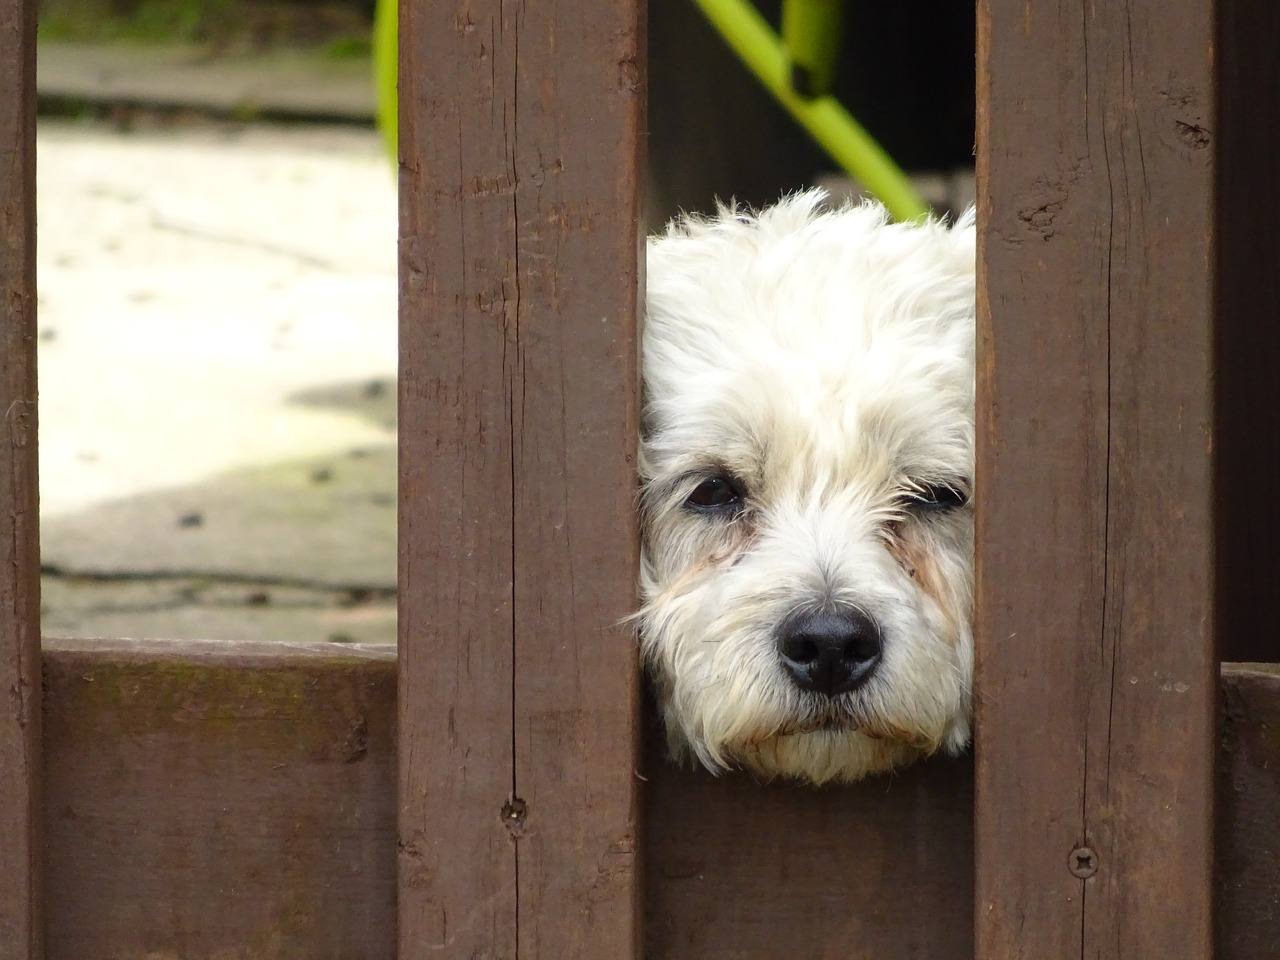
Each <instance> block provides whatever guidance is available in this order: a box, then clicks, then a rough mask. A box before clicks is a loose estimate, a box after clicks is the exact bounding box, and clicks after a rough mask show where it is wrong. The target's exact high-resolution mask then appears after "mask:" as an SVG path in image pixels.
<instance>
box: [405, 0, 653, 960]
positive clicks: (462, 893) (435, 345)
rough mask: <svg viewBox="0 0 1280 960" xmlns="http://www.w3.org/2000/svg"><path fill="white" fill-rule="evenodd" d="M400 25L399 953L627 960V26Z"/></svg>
mask: <svg viewBox="0 0 1280 960" xmlns="http://www.w3.org/2000/svg"><path fill="white" fill-rule="evenodd" d="M401 18H402V19H401V81H400V104H401V116H400V131H401V148H400V153H401V283H402V288H401V369H400V383H401V395H400V402H401V407H400V437H401V441H400V464H401V483H400V496H401V527H400V564H401V567H400V570H401V574H400V588H401V594H400V597H401V600H400V656H401V677H400V693H401V714H400V729H401V731H402V735H401V741H400V790H401V803H400V831H401V847H400V851H401V852H400V897H401V909H400V937H399V944H400V956H401V957H403V958H405V960H412V958H417V957H427V956H431V957H437V956H442V955H445V956H456V957H473V956H483V957H492V958H514V957H515V956H516V955H517V953H518V954H519V956H520V957H521V958H523V960H528V958H538V957H542V958H548V960H572V958H580V957H581V958H588V957H610V958H614V957H628V956H638V951H639V949H640V947H639V943H640V937H639V929H638V923H637V916H638V911H639V901H638V890H639V887H638V883H637V879H636V859H637V854H636V843H637V840H636V817H637V809H636V781H635V776H634V771H635V768H636V756H635V754H636V742H637V734H636V730H637V720H636V713H637V708H636V703H637V693H636V691H637V670H636V665H635V654H634V641H633V639H632V637H631V635H630V631H629V630H628V629H626V628H625V627H623V626H621V625H620V621H622V619H623V618H624V617H625V616H626V615H627V614H628V613H629V611H630V609H631V607H632V605H633V603H634V591H635V578H636V562H637V561H636V554H637V551H636V537H635V532H634V529H633V524H634V520H633V504H632V496H633V491H634V486H635V481H634V449H633V448H634V433H635V410H636V400H637V397H636V393H637V387H636V383H637V380H636V372H635V369H634V367H635V358H636V340H635V323H634V320H635V309H636V302H637V293H638V287H639V283H640V274H639V250H640V247H639V243H638V229H639V228H638V208H639V205H638V195H639V188H640V183H639V179H640V147H639V139H640V138H639V133H640V124H641V107H642V102H643V100H642V94H643V81H642V72H643V62H644V51H643V30H642V20H641V9H640V5H639V4H638V3H636V2H634V0H629V2H622V3H617V4H612V5H609V6H607V7H600V6H599V5H595V4H588V3H586V2H584V0H561V2H548V3H546V4H537V5H533V4H522V3H517V2H512V0H505V2H504V0H484V2H474V3H470V4H466V5H463V6H462V7H450V6H448V5H439V4H434V5H433V4H426V5H422V4H412V5H403V6H402V10H401Z"/></svg>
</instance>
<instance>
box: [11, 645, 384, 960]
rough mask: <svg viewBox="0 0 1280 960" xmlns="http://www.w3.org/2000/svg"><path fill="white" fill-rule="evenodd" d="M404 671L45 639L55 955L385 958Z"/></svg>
mask: <svg viewBox="0 0 1280 960" xmlns="http://www.w3.org/2000/svg"><path fill="white" fill-rule="evenodd" d="M395 673H396V665H395V657H394V654H393V653H392V652H391V651H387V650H382V651H378V650H377V649H376V648H374V649H373V650H363V651H362V650H356V649H350V648H343V647H335V646H333V645H320V644H317V645H315V646H312V647H307V646H303V645H295V644H280V643H261V644H244V643H234V644H231V643H213V642H199V641H181V640H173V641H154V642H129V641H105V640H104V641H92V640H86V641H67V640H56V641H50V642H48V644H47V646H46V657H45V682H46V685H47V689H48V694H47V696H46V702H45V760H46V766H47V770H48V785H47V790H46V799H45V818H46V822H47V834H48V844H47V847H46V873H47V888H48V909H47V913H48V918H49V927H48V931H49V932H48V956H49V958H50V960H86V958H104V960H105V958H112V960H143V958H146V960H160V958H177V957H183V958H192V960H195V958H210V960H213V958H222V957H228V958H231V957H237V958H241V957H242V958H245V960H260V958H261V960H268V958H270V960H295V958H296V960H392V958H393V957H394V956H395V752H394V744H393V742H392V728H393V724H394V720H395V684H396V681H395ZM3 955H4V957H5V960H8V958H9V957H10V956H12V954H9V953H4V954H3Z"/></svg>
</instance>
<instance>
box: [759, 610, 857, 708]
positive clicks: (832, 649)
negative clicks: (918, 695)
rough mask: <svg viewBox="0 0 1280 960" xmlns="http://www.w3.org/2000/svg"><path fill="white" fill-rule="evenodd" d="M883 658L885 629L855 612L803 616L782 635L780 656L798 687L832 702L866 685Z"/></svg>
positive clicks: (782, 629) (781, 630) (790, 620)
mask: <svg viewBox="0 0 1280 960" xmlns="http://www.w3.org/2000/svg"><path fill="white" fill-rule="evenodd" d="M880 652H881V644H880V626H879V624H877V623H876V622H875V620H873V619H871V617H869V616H867V615H866V614H865V613H863V612H862V611H861V610H858V609H855V608H850V607H844V608H840V609H838V610H834V611H830V610H824V611H816V612H804V611H801V612H799V613H795V614H792V615H791V616H790V617H788V618H787V619H786V620H784V621H783V623H782V625H781V627H779V629H778V653H779V654H780V655H781V658H782V665H783V667H785V668H786V671H787V673H788V674H790V676H791V679H792V680H793V681H794V682H795V684H796V686H798V687H799V688H800V689H802V690H808V691H811V692H813V693H819V694H823V695H825V696H828V697H835V696H838V695H839V694H842V693H848V692H849V691H850V690H854V689H856V688H857V687H859V686H860V685H861V684H863V683H864V682H865V681H866V680H867V679H868V678H869V677H870V676H871V673H872V671H873V670H874V669H875V666H876V664H877V663H879V661H880Z"/></svg>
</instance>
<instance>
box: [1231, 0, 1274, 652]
mask: <svg viewBox="0 0 1280 960" xmlns="http://www.w3.org/2000/svg"><path fill="white" fill-rule="evenodd" d="M1218 10H1219V18H1220V21H1221V27H1220V29H1219V53H1218V63H1219V64H1220V67H1219V69H1220V71H1221V80H1220V86H1221V89H1220V92H1219V98H1218V103H1219V121H1218V128H1219V130H1218V153H1219V156H1221V158H1222V162H1221V164H1220V170H1219V172H1218V206H1219V221H1218V222H1219V229H1218V257H1217V266H1218V316H1219V323H1218V364H1219V373H1218V411H1217V416H1218V423H1217V431H1216V437H1215V442H1216V445H1217V451H1218V475H1217V485H1218V501H1219V502H1218V516H1219V518H1220V519H1219V523H1220V528H1219V531H1218V556H1219V569H1220V570H1221V575H1220V578H1219V591H1220V599H1219V607H1220V609H1219V611H1218V635H1219V636H1220V637H1222V651H1221V653H1222V658H1223V659H1224V660H1260V661H1270V662H1273V663H1274V662H1276V661H1280V606H1277V605H1276V603H1275V602H1274V600H1275V596H1276V584H1277V583H1280V554H1278V553H1277V551H1276V549H1275V544H1276V542H1277V541H1280V506H1278V505H1276V504H1273V503H1272V502H1271V500H1270V498H1258V497H1254V496H1253V495H1252V491H1254V490H1258V489H1265V488H1266V487H1267V486H1269V485H1270V484H1271V483H1272V478H1274V477H1275V476H1276V475H1277V474H1278V473H1280V375H1277V374H1278V373H1280V337H1277V336H1276V335H1275V333H1276V321H1275V317H1276V304H1277V303H1278V302H1280V182H1278V181H1277V178H1276V157H1278V156H1280V126H1277V124H1275V123H1271V122H1260V118H1263V117H1276V116H1280V43H1277V42H1276V38H1277V37H1280V4H1275V3H1257V2H1254V0H1218Z"/></svg>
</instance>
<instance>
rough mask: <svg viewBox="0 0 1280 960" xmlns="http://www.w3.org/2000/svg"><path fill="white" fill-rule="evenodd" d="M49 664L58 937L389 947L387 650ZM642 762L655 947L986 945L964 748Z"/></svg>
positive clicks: (1266, 856)
mask: <svg viewBox="0 0 1280 960" xmlns="http://www.w3.org/2000/svg"><path fill="white" fill-rule="evenodd" d="M45 684H46V687H47V690H48V694H47V697H46V702H45V720H46V724H45V726H46V741H45V743H46V746H45V759H46V764H47V768H48V789H47V794H46V798H45V815H46V819H47V832H48V846H47V850H46V863H47V867H48V903H47V912H48V929H49V943H48V956H49V958H50V960H82V958H84V957H121V958H140V957H169V956H182V957H246V958H258V957H264V958H265V957H269V958H272V960H325V958H334V960H338V958H341V960H391V958H393V957H394V956H395V884H396V868H395V844H396V822H395V821H396V816H395V814H396V810H395V805H396V801H395V787H396V784H395V774H394V742H393V740H394V730H393V720H394V717H395V708H396V662H395V659H394V656H393V655H392V654H391V653H390V652H389V651H385V650H378V649H351V648H343V647H336V646H329V645H323V646H322V645H316V646H306V647H300V646H296V645H288V644H224V643H207V642H203V643H196V642H181V641H175V642H152V643H139V642H126V641H76V642H71V641H51V642H49V643H48V644H47V646H46V650H45ZM1222 696H1223V701H1224V704H1225V717H1226V722H1225V724H1224V736H1223V741H1222V744H1221V748H1220V754H1219V760H1220V784H1219V790H1218V796H1219V809H1220V812H1221V816H1220V825H1221V837H1220V850H1221V856H1220V861H1221V867H1222V871H1221V879H1220V880H1219V882H1218V885H1217V893H1218V898H1219V910H1220V914H1221V917H1222V920H1223V923H1222V925H1221V927H1222V930H1221V933H1220V934H1219V957H1220V958H1221V960H1272V958H1273V956H1274V940H1275V930H1276V929H1277V924H1278V923H1280V908H1278V907H1277V904H1276V902H1275V891H1276V890H1277V889H1280V820H1277V818H1276V817H1275V809H1276V797H1277V796H1280V741H1277V740H1276V738H1275V737H1274V736H1272V735H1271V732H1272V731H1274V730H1276V729H1280V667H1276V666H1249V665H1233V666H1228V667H1227V668H1225V670H1224V673H1223V678H1222ZM644 776H645V777H646V778H647V781H646V782H645V783H644V787H645V791H646V796H647V803H646V810H647V813H646V816H647V829H646V831H645V835H646V837H647V839H646V844H645V846H644V848H643V853H644V858H645V864H646V870H645V897H646V911H645V915H646V928H647V937H648V947H647V955H648V956H649V957H650V958H652V960H705V958H706V957H709V956H739V957H750V958H751V960H784V958H785V960H792V958H794V957H797V956H802V957H805V956H815V957H817V956H831V955H841V954H837V953H833V952H832V951H834V950H838V949H840V948H841V947H842V945H847V944H854V943H856V944H857V945H858V950H859V951H866V953H867V954H868V955H870V956H910V957H912V958H913V960H970V958H971V957H972V945H971V943H970V942H969V941H970V938H969V935H968V930H969V926H970V920H971V909H972V895H973V881H972V875H971V869H970V863H971V857H972V828H971V818H972V815H973V805H972V799H971V797H972V790H971V785H972V766H971V764H969V763H968V762H967V761H959V762H936V763H927V764H923V765H921V766H919V767H916V768H912V769H910V770H907V771H904V772H903V773H902V774H901V775H900V776H896V777H893V778H886V779H876V780H872V781H869V782H867V783H864V784H862V785H860V786H858V787H856V788H848V789H824V790H812V789H806V788H792V787H782V786H770V787H761V786H759V785H757V784H754V783H752V782H751V781H750V780H748V779H747V778H745V777H741V776H731V777H726V778H723V779H720V780H715V779H712V778H711V777H708V776H706V775H704V774H700V773H693V772H690V771H685V770H678V769H674V768H672V767H671V766H670V765H669V764H667V763H666V762H665V761H662V760H660V759H657V758H650V760H649V762H648V764H647V766H646V769H645V771H644ZM797 822H801V823H803V824H804V825H805V829H804V830H802V831H801V830H796V829H795V827H794V825H795V824H796V823H797ZM798 836H799V837H804V838H807V839H799V840H798V839H797V837H798Z"/></svg>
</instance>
